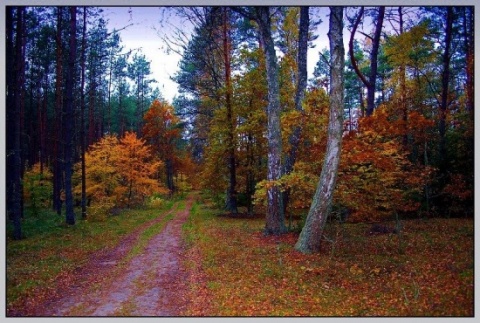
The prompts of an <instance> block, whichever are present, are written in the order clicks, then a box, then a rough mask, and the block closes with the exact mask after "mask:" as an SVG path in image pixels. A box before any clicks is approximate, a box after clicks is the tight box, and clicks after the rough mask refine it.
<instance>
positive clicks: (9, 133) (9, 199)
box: [5, 6, 15, 220]
mask: <svg viewBox="0 0 480 323" xmlns="http://www.w3.org/2000/svg"><path fill="white" fill-rule="evenodd" d="M5 9H6V17H5V18H6V19H5V27H6V39H5V41H6V57H5V60H6V66H5V74H6V75H5V76H6V78H5V81H6V83H7V84H6V85H7V88H6V91H5V94H6V120H5V121H6V122H5V126H6V131H5V135H6V149H7V151H6V153H7V154H6V172H5V182H6V184H7V187H6V190H7V191H6V196H5V198H6V206H7V214H8V218H9V220H13V194H12V193H13V173H14V166H13V165H14V156H15V153H14V152H15V148H14V143H15V130H14V129H15V126H14V124H15V122H14V120H15V97H14V94H15V93H14V92H15V79H14V77H15V74H14V69H13V68H14V56H15V49H14V38H13V30H14V27H13V7H12V6H7V7H6V8H5Z"/></svg>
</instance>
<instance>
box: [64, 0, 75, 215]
mask: <svg viewBox="0 0 480 323" xmlns="http://www.w3.org/2000/svg"><path fill="white" fill-rule="evenodd" d="M69 9H70V39H69V50H68V68H67V75H66V80H65V102H64V106H63V108H64V111H63V112H64V130H65V132H64V140H65V141H64V145H65V148H64V170H65V178H64V187H65V208H66V213H65V222H66V223H67V224H69V225H74V224H75V213H74V211H73V194H72V173H73V134H74V132H75V129H74V113H73V110H74V98H73V86H74V79H75V58H76V52H77V7H74V6H72V7H69Z"/></svg>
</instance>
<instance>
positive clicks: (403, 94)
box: [398, 7, 408, 149]
mask: <svg viewBox="0 0 480 323" xmlns="http://www.w3.org/2000/svg"><path fill="white" fill-rule="evenodd" d="M398 21H399V23H398V24H399V32H400V35H401V34H403V8H402V7H398ZM399 71H400V106H401V108H402V120H403V122H404V124H403V127H404V128H403V131H404V133H403V138H402V144H403V148H404V149H407V146H408V105H407V75H406V68H405V64H404V63H403V62H402V63H401V65H400V67H399Z"/></svg>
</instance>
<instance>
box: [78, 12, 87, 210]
mask: <svg viewBox="0 0 480 323" xmlns="http://www.w3.org/2000/svg"><path fill="white" fill-rule="evenodd" d="M86 34H87V7H83V30H82V53H81V59H80V66H81V84H80V109H81V116H80V127H81V128H80V142H81V164H82V196H81V202H80V203H81V208H82V219H86V218H87V179H86V165H85V151H86V144H85V51H86V46H87V44H86Z"/></svg>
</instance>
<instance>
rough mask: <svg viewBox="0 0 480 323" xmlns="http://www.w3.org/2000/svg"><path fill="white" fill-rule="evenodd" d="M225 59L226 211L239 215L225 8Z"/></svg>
mask: <svg viewBox="0 0 480 323" xmlns="http://www.w3.org/2000/svg"><path fill="white" fill-rule="evenodd" d="M223 58H224V64H225V90H226V91H225V106H226V108H227V127H228V138H227V154H228V163H227V164H228V171H229V183H228V189H227V199H226V203H225V204H226V205H225V209H226V210H227V211H228V212H230V213H233V214H237V213H238V209H237V190H236V185H237V175H236V159H235V140H234V133H233V132H234V123H233V116H232V82H231V66H230V65H231V64H230V39H229V35H228V7H224V8H223Z"/></svg>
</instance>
